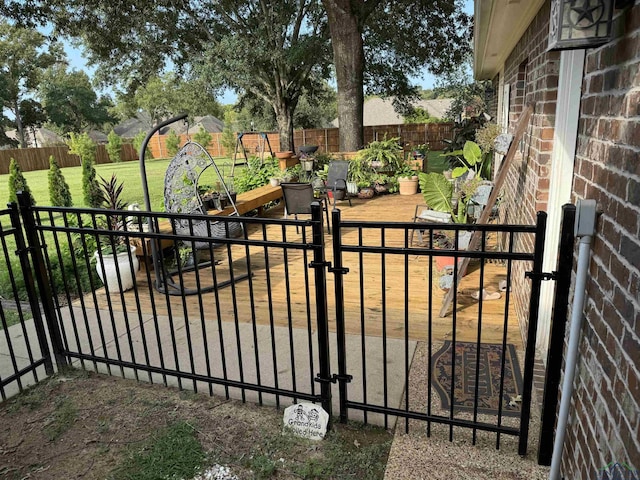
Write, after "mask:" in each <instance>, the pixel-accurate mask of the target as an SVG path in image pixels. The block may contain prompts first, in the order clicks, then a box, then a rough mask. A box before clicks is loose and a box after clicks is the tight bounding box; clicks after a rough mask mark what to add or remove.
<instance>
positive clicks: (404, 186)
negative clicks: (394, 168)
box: [398, 176, 418, 195]
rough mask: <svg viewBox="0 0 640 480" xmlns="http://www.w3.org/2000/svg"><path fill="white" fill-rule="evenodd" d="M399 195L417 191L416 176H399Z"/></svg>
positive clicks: (413, 193) (412, 193) (411, 193)
mask: <svg viewBox="0 0 640 480" xmlns="http://www.w3.org/2000/svg"><path fill="white" fill-rule="evenodd" d="M398 186H399V188H400V195H415V194H416V193H418V177H417V176H413V177H399V178H398Z"/></svg>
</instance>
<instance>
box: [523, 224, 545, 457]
mask: <svg viewBox="0 0 640 480" xmlns="http://www.w3.org/2000/svg"><path fill="white" fill-rule="evenodd" d="M546 228H547V214H546V213H545V212H538V214H537V221H536V240H535V246H534V254H533V268H532V269H531V271H530V272H527V273H526V276H527V277H529V278H531V296H530V298H529V326H528V330H527V347H526V350H525V354H524V372H523V381H522V406H521V409H522V410H521V413H520V439H519V444H518V454H519V455H526V453H527V443H528V441H529V438H528V437H529V418H530V417H531V390H532V388H533V385H532V384H533V365H534V362H535V356H536V333H537V330H538V311H539V308H540V286H541V284H542V280H543V278H544V277H545V274H544V273H543V272H542V257H543V255H544V237H545V232H546Z"/></svg>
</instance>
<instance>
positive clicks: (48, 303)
mask: <svg viewBox="0 0 640 480" xmlns="http://www.w3.org/2000/svg"><path fill="white" fill-rule="evenodd" d="M17 196H18V205H19V207H20V216H21V217H22V223H23V225H24V231H25V233H26V236H27V242H28V244H29V248H28V249H27V250H29V251H30V252H31V261H32V264H33V271H34V272H35V277H36V280H37V282H38V291H39V292H40V299H41V300H42V313H43V314H44V318H45V320H46V322H47V328H48V329H49V337H50V338H51V346H52V347H53V355H54V357H55V359H56V364H57V365H58V368H62V367H65V366H66V365H67V363H68V362H67V358H66V357H65V356H64V353H63V352H64V343H63V342H62V334H61V333H60V326H59V325H58V319H57V317H56V309H55V307H54V306H53V296H52V293H51V282H50V279H49V275H48V272H47V266H46V264H45V261H44V257H43V256H42V249H43V248H46V245H45V244H43V245H41V244H40V242H39V240H38V233H37V232H36V221H35V219H34V217H33V209H32V205H31V197H30V196H29V194H28V193H25V192H22V191H21V192H18V194H17ZM34 318H35V314H34ZM47 373H48V372H47Z"/></svg>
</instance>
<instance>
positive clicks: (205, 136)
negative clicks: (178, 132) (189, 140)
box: [193, 127, 211, 149]
mask: <svg viewBox="0 0 640 480" xmlns="http://www.w3.org/2000/svg"><path fill="white" fill-rule="evenodd" d="M193 139H194V140H195V141H196V142H197V143H199V144H200V145H202V146H203V147H204V148H205V149H206V148H207V147H208V146H209V144H210V143H211V134H210V133H209V132H207V131H206V130H205V129H204V127H200V131H199V132H198V133H196V134H195V135H194V136H193Z"/></svg>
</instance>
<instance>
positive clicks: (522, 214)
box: [501, 5, 560, 340]
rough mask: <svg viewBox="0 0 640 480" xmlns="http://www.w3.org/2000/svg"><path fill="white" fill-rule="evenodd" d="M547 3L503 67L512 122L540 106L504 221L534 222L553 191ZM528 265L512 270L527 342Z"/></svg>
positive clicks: (555, 57)
mask: <svg viewBox="0 0 640 480" xmlns="http://www.w3.org/2000/svg"><path fill="white" fill-rule="evenodd" d="M548 32H549V5H546V6H545V7H543V8H542V9H541V10H540V12H538V15H537V16H536V17H535V18H534V20H533V21H532V22H531V25H530V26H529V28H528V29H527V31H526V32H525V34H524V35H523V36H522V38H521V39H520V42H518V44H517V45H516V47H515V48H514V50H513V51H512V52H511V54H510V55H509V57H508V58H507V61H506V62H505V69H504V83H505V84H508V85H510V99H509V124H510V126H511V128H513V126H514V125H515V124H516V123H517V121H518V119H519V117H520V114H521V113H522V111H523V109H524V107H525V105H527V104H528V103H530V102H536V107H535V110H534V113H533V115H532V117H531V121H530V125H529V127H528V129H527V131H526V133H525V135H524V139H523V141H522V142H521V145H520V150H519V153H518V154H517V155H516V157H515V159H514V162H513V164H512V167H511V169H510V171H509V172H508V176H507V179H506V182H505V188H504V191H503V193H504V202H503V203H502V207H501V220H502V221H503V222H505V223H525V224H533V223H535V221H536V212H538V211H541V210H546V207H547V198H548V197H547V195H548V190H549V162H550V160H551V150H552V148H553V142H552V140H553V125H554V122H555V108H556V97H557V88H558V66H559V58H560V56H559V54H558V53H556V52H551V53H547V52H546V51H545V50H546V48H547V42H548ZM518 240H519V242H518V246H519V249H521V250H526V251H533V237H532V236H523V237H521V238H519V239H518ZM526 269H528V267H527V266H525V265H522V264H520V265H518V267H517V269H514V278H515V279H519V280H516V282H518V283H519V284H515V285H514V287H515V288H513V292H514V295H515V297H516V303H515V305H516V311H517V313H518V318H519V320H520V327H521V331H522V337H523V340H524V339H525V338H526V329H527V327H528V308H529V303H528V298H529V292H530V289H529V281H528V280H525V278H524V271H525V270H526Z"/></svg>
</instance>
